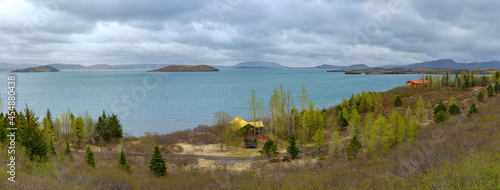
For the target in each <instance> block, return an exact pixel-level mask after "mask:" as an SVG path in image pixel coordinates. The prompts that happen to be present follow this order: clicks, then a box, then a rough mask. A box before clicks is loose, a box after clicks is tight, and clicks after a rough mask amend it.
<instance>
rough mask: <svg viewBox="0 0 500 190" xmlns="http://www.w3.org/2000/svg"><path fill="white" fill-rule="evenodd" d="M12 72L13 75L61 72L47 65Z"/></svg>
mask: <svg viewBox="0 0 500 190" xmlns="http://www.w3.org/2000/svg"><path fill="white" fill-rule="evenodd" d="M11 72H13V73H34V72H59V70H57V69H56V68H54V67H51V66H48V65H45V66H37V67H28V68H24V69H17V70H13V71H11Z"/></svg>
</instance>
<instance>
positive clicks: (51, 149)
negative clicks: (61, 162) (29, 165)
mask: <svg viewBox="0 0 500 190" xmlns="http://www.w3.org/2000/svg"><path fill="white" fill-rule="evenodd" d="M49 153H50V154H52V155H57V153H56V147H55V146H54V142H53V141H52V139H50V141H49Z"/></svg>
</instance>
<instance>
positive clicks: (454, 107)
mask: <svg viewBox="0 0 500 190" xmlns="http://www.w3.org/2000/svg"><path fill="white" fill-rule="evenodd" d="M448 112H449V113H450V114H451V115H457V114H460V107H458V106H457V104H455V103H453V104H451V106H450V108H449V109H448Z"/></svg>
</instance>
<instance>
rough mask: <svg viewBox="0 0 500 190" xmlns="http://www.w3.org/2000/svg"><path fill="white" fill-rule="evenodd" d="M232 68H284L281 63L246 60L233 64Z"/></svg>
mask: <svg viewBox="0 0 500 190" xmlns="http://www.w3.org/2000/svg"><path fill="white" fill-rule="evenodd" d="M233 67H234V68H248V69H278V68H285V67H284V66H283V65H280V64H278V63H274V62H268V61H247V62H241V63H238V64H236V65H234V66H233Z"/></svg>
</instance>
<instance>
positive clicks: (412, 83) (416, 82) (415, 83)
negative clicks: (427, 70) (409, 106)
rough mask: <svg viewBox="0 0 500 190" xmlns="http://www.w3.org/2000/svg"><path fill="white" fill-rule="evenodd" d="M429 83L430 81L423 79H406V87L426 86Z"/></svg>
mask: <svg viewBox="0 0 500 190" xmlns="http://www.w3.org/2000/svg"><path fill="white" fill-rule="evenodd" d="M430 85H431V82H430V81H428V80H424V79H420V80H409V81H406V86H407V87H417V86H424V87H428V86H430Z"/></svg>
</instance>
